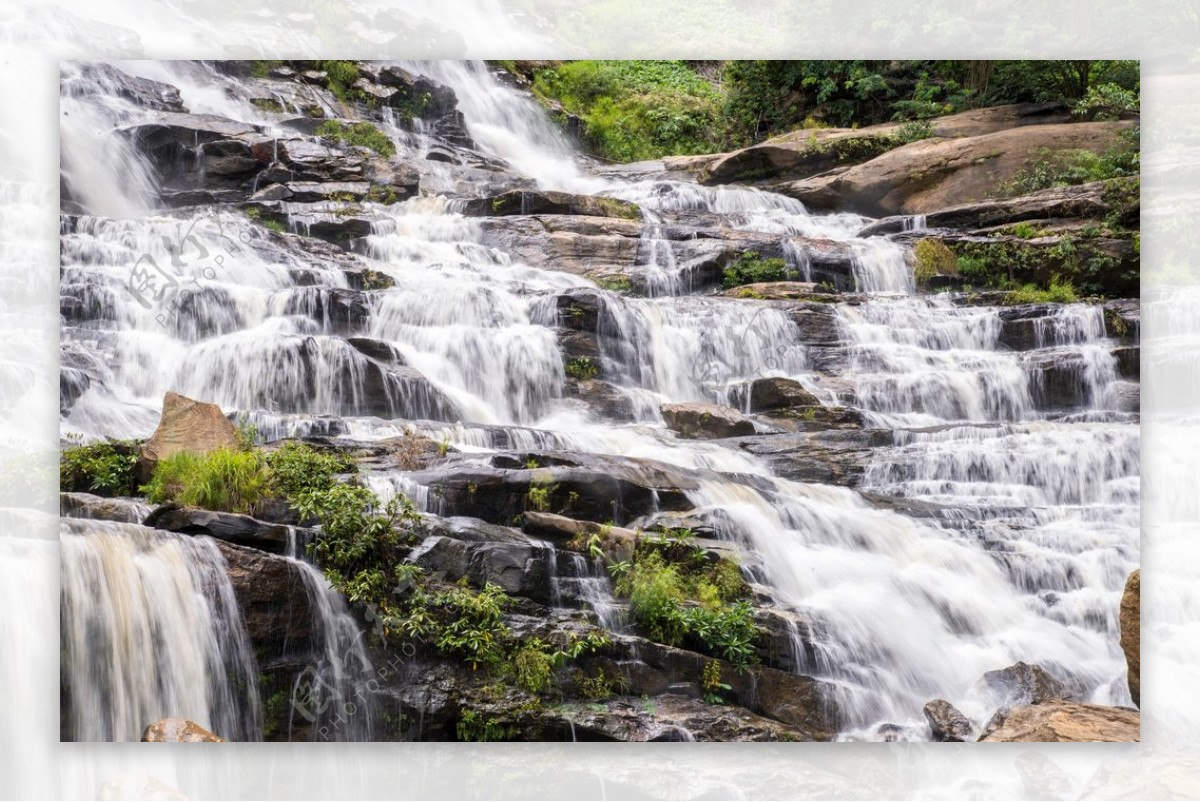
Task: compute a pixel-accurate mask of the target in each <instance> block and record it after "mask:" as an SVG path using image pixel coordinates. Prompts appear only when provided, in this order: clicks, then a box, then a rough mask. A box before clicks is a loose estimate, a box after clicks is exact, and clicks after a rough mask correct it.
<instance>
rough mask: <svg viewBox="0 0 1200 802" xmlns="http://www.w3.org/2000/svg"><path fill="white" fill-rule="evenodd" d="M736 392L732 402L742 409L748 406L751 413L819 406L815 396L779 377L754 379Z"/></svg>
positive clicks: (819, 403)
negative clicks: (747, 385)
mask: <svg viewBox="0 0 1200 802" xmlns="http://www.w3.org/2000/svg"><path fill="white" fill-rule="evenodd" d="M738 391H739V392H738V393H735V397H734V398H733V402H734V403H735V404H737V405H739V406H742V407H745V406H747V405H748V406H749V408H750V411H751V412H768V411H772V410H777V409H786V408H788V407H812V406H818V407H819V406H820V405H821V402H820V401H819V400H817V397H816V396H814V395H813V394H812V393H810V392H809V391H808V390H806V389H804V386H803V385H802V384H800V382H798V381H795V380H793V379H786V378H780V377H772V378H768V379H754V380H753V381H751V382H750V385H749V387H748V388H747V387H746V386H744V385H743V386H742V387H739V388H738ZM747 396H748V397H747ZM747 401H748V404H747V403H746V402H747Z"/></svg>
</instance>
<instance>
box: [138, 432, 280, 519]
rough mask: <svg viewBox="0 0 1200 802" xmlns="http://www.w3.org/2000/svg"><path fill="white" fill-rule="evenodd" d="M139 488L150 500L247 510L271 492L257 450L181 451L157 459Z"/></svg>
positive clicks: (267, 477) (225, 509)
mask: <svg viewBox="0 0 1200 802" xmlns="http://www.w3.org/2000/svg"><path fill="white" fill-rule="evenodd" d="M141 491H142V493H143V494H144V495H145V496H146V498H147V499H148V500H149V501H150V502H152V503H154V504H161V503H163V502H166V501H174V502H177V503H179V504H183V505H185V506H188V507H201V508H203V509H206V510H218V511H222V512H237V513H251V512H253V511H254V510H255V508H256V507H257V506H258V505H259V503H260V502H262V501H263V500H264V499H266V498H268V497H269V496H270V495H271V477H270V472H269V471H268V469H267V464H266V462H265V460H264V459H263V457H262V454H261V453H260V452H258V451H234V450H232V449H228V448H222V449H218V450H216V451H212V452H209V453H208V454H195V453H192V452H190V451H182V452H180V453H178V454H173V455H171V456H170V457H167V458H165V459H162V460H159V461H158V464H157V465H155V467H154V473H153V475H152V476H151V478H150V482H149V483H148V484H146V485H144V486H143V487H142V488H141Z"/></svg>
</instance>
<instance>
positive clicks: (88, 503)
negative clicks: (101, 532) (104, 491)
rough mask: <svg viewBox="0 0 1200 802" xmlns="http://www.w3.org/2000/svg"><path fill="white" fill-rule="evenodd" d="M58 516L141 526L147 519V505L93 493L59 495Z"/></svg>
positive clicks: (128, 499) (132, 500)
mask: <svg viewBox="0 0 1200 802" xmlns="http://www.w3.org/2000/svg"><path fill="white" fill-rule="evenodd" d="M58 514H59V515H61V516H62V517H64V518H88V519H91V520H94V521H120V522H122V523H130V524H140V523H141V522H142V519H143V518H145V517H146V505H145V504H144V503H143V502H141V501H140V500H138V499H131V498H105V497H104V496H94V495H92V494H91V493H59V494H58Z"/></svg>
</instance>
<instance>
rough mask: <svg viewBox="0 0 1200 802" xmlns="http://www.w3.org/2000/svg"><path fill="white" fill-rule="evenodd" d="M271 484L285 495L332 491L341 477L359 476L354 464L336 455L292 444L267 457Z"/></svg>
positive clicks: (346, 458)
mask: <svg viewBox="0 0 1200 802" xmlns="http://www.w3.org/2000/svg"><path fill="white" fill-rule="evenodd" d="M266 460H267V467H269V468H270V469H271V482H272V484H273V485H274V487H275V489H276V490H277V491H279V492H280V493H281V494H282V495H284V496H287V497H291V496H296V495H299V494H301V493H311V492H315V491H328V490H330V489H332V488H333V486H334V484H336V482H337V478H336V477H337V475H338V474H347V473H355V472H356V471H357V470H358V466H357V465H355V463H354V460H352V459H350V458H349V457H346V456H344V455H342V454H339V453H336V452H328V451H317V450H316V449H314V448H312V446H309V445H307V444H305V443H300V442H296V441H294V440H293V441H289V442H287V443H284V444H283V445H282V446H280V447H279V448H277V449H276V450H274V451H272V452H270V453H269V454H267V456H266Z"/></svg>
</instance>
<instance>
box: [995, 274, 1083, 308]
mask: <svg viewBox="0 0 1200 802" xmlns="http://www.w3.org/2000/svg"><path fill="white" fill-rule="evenodd" d="M1004 300H1005V303H1010V304H1044V303H1060V304H1070V303H1075V302H1076V301H1077V300H1079V297H1078V296H1077V295H1076V293H1075V288H1074V286H1072V285H1071V282H1069V281H1066V280H1064V279H1063V278H1062V277H1061V276H1059V275H1058V274H1055V275H1054V276H1053V277H1051V279H1050V284H1049V286H1048V287H1046V288H1045V289H1042V288H1040V287H1038V286H1037V285H1036V284H1024V285H1022V286H1020V287H1018V288H1016V289H1015V290H1012V291H1011V292H1009V293H1008V295H1006V296H1005V299H1004Z"/></svg>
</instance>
